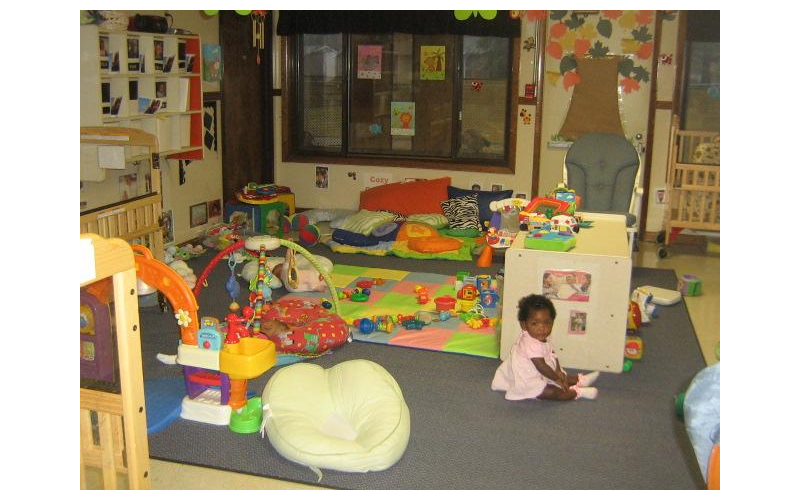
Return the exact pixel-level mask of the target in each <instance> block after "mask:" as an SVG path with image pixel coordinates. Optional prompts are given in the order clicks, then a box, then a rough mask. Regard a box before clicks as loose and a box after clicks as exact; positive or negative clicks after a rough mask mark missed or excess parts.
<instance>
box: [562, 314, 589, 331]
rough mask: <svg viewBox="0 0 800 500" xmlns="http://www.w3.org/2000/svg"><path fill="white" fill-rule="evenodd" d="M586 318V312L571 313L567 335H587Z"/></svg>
mask: <svg viewBox="0 0 800 500" xmlns="http://www.w3.org/2000/svg"><path fill="white" fill-rule="evenodd" d="M586 316H587V314H586V312H585V311H570V312H569V322H568V323H567V333H569V334H570V335H585V334H586Z"/></svg>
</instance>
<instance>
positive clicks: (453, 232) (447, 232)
mask: <svg viewBox="0 0 800 500" xmlns="http://www.w3.org/2000/svg"><path fill="white" fill-rule="evenodd" d="M439 234H441V235H442V236H455V237H456V238H477V237H478V236H480V235H481V231H480V230H479V229H475V228H474V227H472V228H469V229H453V228H452V227H446V228H444V229H442V230H441V231H439Z"/></svg>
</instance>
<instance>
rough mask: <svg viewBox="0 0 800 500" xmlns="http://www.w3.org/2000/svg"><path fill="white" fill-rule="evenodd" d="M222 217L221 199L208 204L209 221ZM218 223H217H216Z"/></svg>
mask: <svg viewBox="0 0 800 500" xmlns="http://www.w3.org/2000/svg"><path fill="white" fill-rule="evenodd" d="M220 215H222V200H220V199H219V198H218V199H216V200H211V201H209V202H208V218H209V220H211V219H215V218H218V217H219V216H220ZM215 222H216V221H215Z"/></svg>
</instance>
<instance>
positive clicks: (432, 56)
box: [419, 45, 445, 80]
mask: <svg viewBox="0 0 800 500" xmlns="http://www.w3.org/2000/svg"><path fill="white" fill-rule="evenodd" d="M444 76H445V48H444V45H422V46H421V47H420V57H419V79H420V80H444Z"/></svg>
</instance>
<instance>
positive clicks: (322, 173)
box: [316, 165, 328, 189]
mask: <svg viewBox="0 0 800 500" xmlns="http://www.w3.org/2000/svg"><path fill="white" fill-rule="evenodd" d="M316 186H317V187H318V188H320V189H328V167H322V166H319V165H317V177H316Z"/></svg>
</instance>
